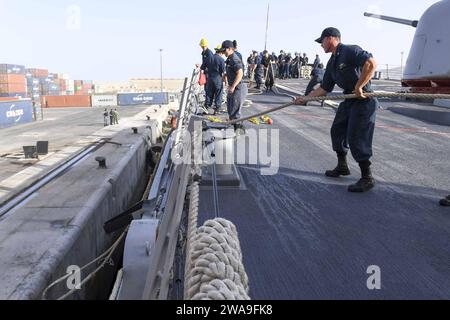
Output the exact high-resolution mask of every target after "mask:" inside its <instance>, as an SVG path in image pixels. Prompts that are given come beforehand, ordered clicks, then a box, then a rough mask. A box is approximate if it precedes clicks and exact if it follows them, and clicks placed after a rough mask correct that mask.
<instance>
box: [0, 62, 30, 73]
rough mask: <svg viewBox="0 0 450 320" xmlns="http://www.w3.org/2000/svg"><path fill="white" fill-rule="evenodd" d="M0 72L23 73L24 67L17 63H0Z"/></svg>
mask: <svg viewBox="0 0 450 320" xmlns="http://www.w3.org/2000/svg"><path fill="white" fill-rule="evenodd" d="M0 73H10V74H25V67H24V66H21V65H17V64H0Z"/></svg>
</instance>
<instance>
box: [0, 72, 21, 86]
mask: <svg viewBox="0 0 450 320" xmlns="http://www.w3.org/2000/svg"><path fill="white" fill-rule="evenodd" d="M0 83H2V84H3V83H11V84H26V83H27V80H26V78H25V75H23V74H13V73H11V74H8V73H0Z"/></svg>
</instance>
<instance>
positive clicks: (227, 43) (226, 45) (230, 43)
mask: <svg viewBox="0 0 450 320" xmlns="http://www.w3.org/2000/svg"><path fill="white" fill-rule="evenodd" d="M229 48H234V45H233V41H231V40H226V41H224V42H222V50H225V49H229Z"/></svg>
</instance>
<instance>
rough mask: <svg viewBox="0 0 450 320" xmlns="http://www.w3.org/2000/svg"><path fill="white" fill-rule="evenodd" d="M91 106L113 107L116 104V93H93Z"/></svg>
mask: <svg viewBox="0 0 450 320" xmlns="http://www.w3.org/2000/svg"><path fill="white" fill-rule="evenodd" d="M92 106H93V107H114V106H117V95H106V94H101V95H93V96H92Z"/></svg>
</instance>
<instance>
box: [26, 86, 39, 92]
mask: <svg viewBox="0 0 450 320" xmlns="http://www.w3.org/2000/svg"><path fill="white" fill-rule="evenodd" d="M27 92H28V93H30V92H32V93H36V92H37V93H38V92H41V87H40V86H39V85H34V86H29V87H27Z"/></svg>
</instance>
